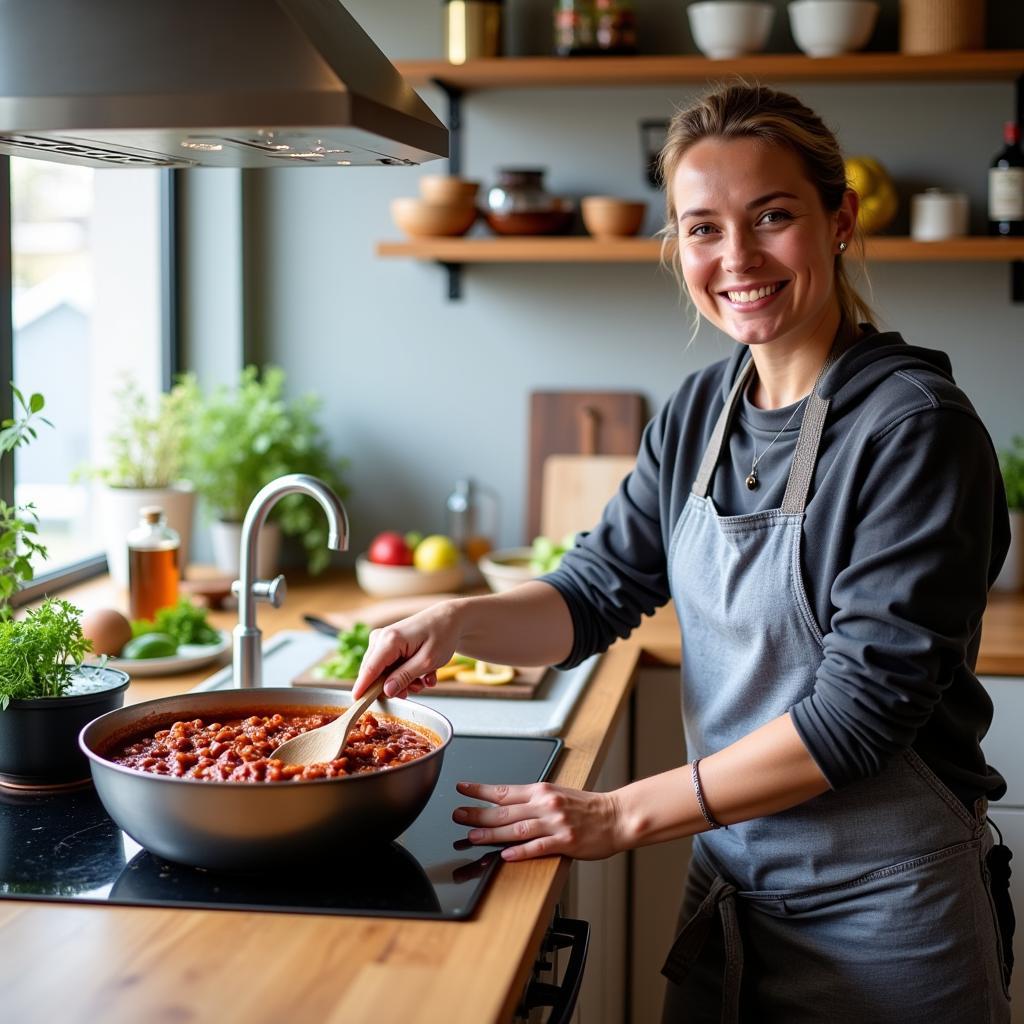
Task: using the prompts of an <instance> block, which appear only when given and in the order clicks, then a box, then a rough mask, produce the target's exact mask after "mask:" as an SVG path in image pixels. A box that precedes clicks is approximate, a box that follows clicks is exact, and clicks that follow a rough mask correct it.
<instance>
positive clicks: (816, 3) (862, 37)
mask: <svg viewBox="0 0 1024 1024" xmlns="http://www.w3.org/2000/svg"><path fill="white" fill-rule="evenodd" d="M877 19H878V4H877V3H876V2H875V0H793V3H791V4H790V5H789V27H790V30H791V31H792V33H793V38H794V39H795V40H796V45H797V46H799V47H800V49H801V50H803V52H804V53H806V54H807V56H808V57H836V56H838V55H839V54H841V53H852V52H853V51H854V50H860V49H863V47H865V46H866V45H867V42H868V40H869V39H870V38H871V33H872V32H873V31H874V28H875V21H876V20H877Z"/></svg>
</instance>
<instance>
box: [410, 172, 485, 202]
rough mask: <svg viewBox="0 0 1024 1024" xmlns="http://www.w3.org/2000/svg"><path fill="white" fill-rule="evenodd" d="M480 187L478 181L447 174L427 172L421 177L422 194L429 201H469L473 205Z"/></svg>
mask: <svg viewBox="0 0 1024 1024" xmlns="http://www.w3.org/2000/svg"><path fill="white" fill-rule="evenodd" d="M479 189H480V182H478V181H467V180H466V179H465V178H456V177H449V176H448V175H445V174H425V175H423V177H422V178H420V195H421V196H422V197H423V198H424V199H426V201H427V202H428V203H447V204H452V205H462V204H465V203H468V204H469V205H470V206H472V205H473V204H474V203H475V202H476V194H477V192H478V191H479Z"/></svg>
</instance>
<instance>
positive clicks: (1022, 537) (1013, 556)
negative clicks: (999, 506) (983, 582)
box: [992, 509, 1024, 591]
mask: <svg viewBox="0 0 1024 1024" xmlns="http://www.w3.org/2000/svg"><path fill="white" fill-rule="evenodd" d="M992 589H993V590H1010V591H1013V590H1024V511H1022V510H1021V509H1010V550H1009V551H1007V552H1006V561H1005V562H1003V568H1002V570H1001V571H1000V573H999V575H998V576H997V577H996V581H995V583H993V584H992Z"/></svg>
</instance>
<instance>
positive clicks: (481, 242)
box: [376, 235, 1024, 264]
mask: <svg viewBox="0 0 1024 1024" xmlns="http://www.w3.org/2000/svg"><path fill="white" fill-rule="evenodd" d="M865 249H866V252H865V255H866V257H867V259H868V260H869V261H871V262H879V263H939V262H965V263H975V262H982V263H1006V262H1010V261H1013V260H1024V238H987V237H974V238H971V237H968V238H951V239H949V240H947V241H944V242H916V241H914V240H913V239H912V238H899V237H895V236H884V235H883V236H879V237H876V238H868V239H867V240H866V246H865ZM376 252H377V255H378V256H384V257H390V258H396V259H414V260H433V261H436V262H438V263H452V264H464V263H657V262H658V260H659V258H660V253H661V242H660V241H659V240H658V239H653V238H617V239H611V240H608V241H598V240H596V239H593V238H579V237H531V238H429V239H418V240H416V241H409V242H378V243H377V248H376Z"/></svg>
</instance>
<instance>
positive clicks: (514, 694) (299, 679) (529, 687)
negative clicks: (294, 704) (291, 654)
mask: <svg viewBox="0 0 1024 1024" xmlns="http://www.w3.org/2000/svg"><path fill="white" fill-rule="evenodd" d="M331 656H332V655H331V654H326V655H324V656H323V657H322V658H318V659H317V660H316V661H315V662H314V663H313V664H312V665H310V666H309V668H307V669H305V670H303V671H302V672H300V673H299V674H298V675H297V676H296V677H295V678H294V679H293V680H292V686H319V687H322V688H324V689H338V690H351V689H352V684H353V683H354V682H355V680H354V679H321V678H319V677H318V676H317V674H316V670H317V668H318V667H319V666H320V665H322V664H323V663H324V662H325V661H326V660H327V659H328V658H330V657H331ZM549 671H550V670H549V669H547V668H544V667H543V666H541V667H540V668H517V669H516V670H515V673H516V674H515V675H514V676H513V677H512V682H510V683H503V684H502V685H500V686H486V685H483V684H474V683H457V682H441V683H438V684H437V686H432V687H430V689H428V690H424V691H423V694H422V695H423V696H430V697H489V698H493V699H496V700H530V699H531V698H533V697H535V696H537V692H538V690H539V689H540V688H541V684H542V683H543V682H544V677H545V676H546V675H547V674H548V672H549ZM413 696H414V698H415V694H414V695H413Z"/></svg>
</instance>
